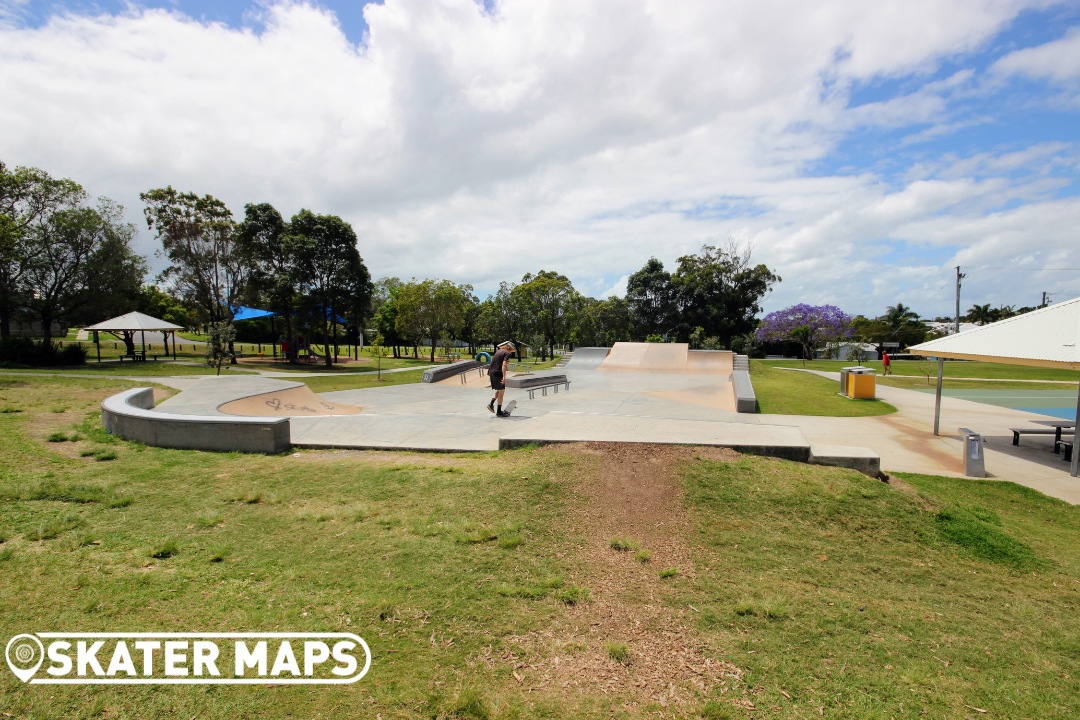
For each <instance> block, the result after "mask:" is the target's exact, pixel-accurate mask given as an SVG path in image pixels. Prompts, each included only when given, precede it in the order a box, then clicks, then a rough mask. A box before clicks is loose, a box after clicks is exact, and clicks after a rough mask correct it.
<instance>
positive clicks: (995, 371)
mask: <svg viewBox="0 0 1080 720" xmlns="http://www.w3.org/2000/svg"><path fill="white" fill-rule="evenodd" d="M760 362H761V363H762V364H764V365H766V366H769V367H791V368H803V369H806V370H825V371H828V372H840V368H845V367H850V366H853V365H858V364H859V363H856V362H854V361H853V360H810V361H807V362H805V363H804V362H803V361H801V360H761V361H760ZM863 365H864V366H866V367H870V368H874V369H875V370H877V371H878V374H879V375H880V374H881V361H880V360H868V361H866V362H865V363H863ZM892 373H893V375H894V376H901V377H916V378H917V377H921V378H923V379H926V378H927V377H928V376H929V377H931V378H932V379H933V380H934V381H935V382H936V381H937V362H936V361H929V360H895V361H893V363H892ZM943 377H945V378H946V379H948V378H982V379H986V380H1028V381H1030V380H1054V381H1063V382H1070V383H1075V382H1076V381H1077V376H1076V371H1074V370H1058V369H1055V368H1038V367H1026V366H1024V365H1006V364H1004V363H990V362H974V361H970V362H969V361H962V360H947V361H946V362H945V365H944V375H943Z"/></svg>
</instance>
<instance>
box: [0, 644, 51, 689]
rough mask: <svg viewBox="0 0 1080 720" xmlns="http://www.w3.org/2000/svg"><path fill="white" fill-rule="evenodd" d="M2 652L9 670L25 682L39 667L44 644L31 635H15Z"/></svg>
mask: <svg viewBox="0 0 1080 720" xmlns="http://www.w3.org/2000/svg"><path fill="white" fill-rule="evenodd" d="M4 654H5V655H6V656H7V664H8V667H9V668H11V672H13V673H15V677H17V678H19V679H20V680H22V681H23V682H26V681H27V680H29V679H30V678H32V677H34V673H36V672H37V669H38V668H39V667H41V661H42V660H44V659H45V646H44V645H42V644H41V641H40V640H38V639H37V638H36V637H34V636H33V635H26V634H23V635H16V636H15V637H13V638H11V640H9V641H8V644H7V649H6V650H5V651H4Z"/></svg>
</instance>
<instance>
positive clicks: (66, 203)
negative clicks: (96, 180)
mask: <svg viewBox="0 0 1080 720" xmlns="http://www.w3.org/2000/svg"><path fill="white" fill-rule="evenodd" d="M85 200H86V191H85V190H83V188H82V186H81V185H79V184H78V183H77V182H75V181H74V180H68V179H57V178H53V177H52V176H50V175H49V173H47V172H45V171H44V170H39V169H37V168H30V167H16V168H15V169H14V170H9V169H8V167H7V166H6V165H5V164H4V162H3V161H2V160H0V341H6V340H8V339H9V338H10V337H11V319H12V314H13V312H14V310H15V308H16V307H18V306H19V305H23V304H25V301H26V299H27V294H26V288H25V286H24V284H23V279H24V275H25V273H26V272H27V270H28V268H29V267H30V264H31V262H32V261H33V260H34V256H35V253H37V252H38V251H39V250H40V244H38V243H33V242H30V241H31V239H32V238H31V237H30V235H29V231H30V230H31V229H32V228H33V227H34V226H40V225H41V224H42V223H47V222H48V221H49V218H50V217H51V216H52V214H53V213H56V212H59V211H60V210H63V209H73V208H76V207H79V206H81V205H82V204H83V203H84V202H85Z"/></svg>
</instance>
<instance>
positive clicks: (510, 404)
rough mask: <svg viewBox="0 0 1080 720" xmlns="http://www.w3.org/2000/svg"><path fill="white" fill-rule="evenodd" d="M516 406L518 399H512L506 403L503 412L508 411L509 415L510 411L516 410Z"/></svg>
mask: <svg viewBox="0 0 1080 720" xmlns="http://www.w3.org/2000/svg"><path fill="white" fill-rule="evenodd" d="M516 407H517V400H511V401H510V402H508V403H506V405H505V406H504V407H503V412H504V413H506V414H507V415H509V414H510V413H512V412H514V408H516Z"/></svg>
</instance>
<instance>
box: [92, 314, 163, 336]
mask: <svg viewBox="0 0 1080 720" xmlns="http://www.w3.org/2000/svg"><path fill="white" fill-rule="evenodd" d="M83 329H84V330H103V331H105V332H118V331H120V330H183V329H184V328H183V326H181V325H176V324H174V323H171V322H168V321H166V320H161V319H159V318H156V317H151V316H150V315H145V314H143V313H141V312H129V313H127V314H126V315H118V316H117V317H114V318H111V319H109V320H103V321H101V322H99V323H97V324H96V325H90V326H88V327H85V328H83Z"/></svg>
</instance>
